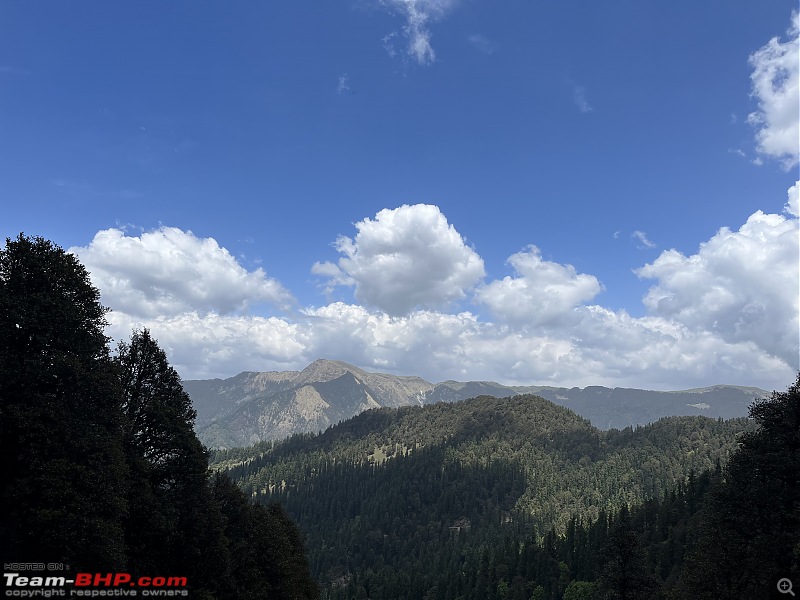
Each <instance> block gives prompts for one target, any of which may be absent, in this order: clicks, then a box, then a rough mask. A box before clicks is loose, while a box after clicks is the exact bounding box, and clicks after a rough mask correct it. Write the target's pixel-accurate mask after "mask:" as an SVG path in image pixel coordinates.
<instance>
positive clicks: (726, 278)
mask: <svg viewBox="0 0 800 600" xmlns="http://www.w3.org/2000/svg"><path fill="white" fill-rule="evenodd" d="M793 190H794V188H793ZM795 193H796V190H795ZM790 194H791V192H790ZM799 269H800V265H799V264H798V222H797V219H787V218H785V217H783V216H781V215H775V214H764V213H762V212H761V211H758V212H756V213H754V214H753V215H751V216H750V218H749V219H748V220H747V223H745V224H744V225H743V226H742V227H741V228H740V229H739V231H731V230H730V229H728V228H726V227H723V228H722V229H720V230H719V232H718V233H717V234H716V235H715V236H714V237H712V238H711V239H710V240H709V241H707V242H705V243H703V244H701V246H700V249H699V251H698V252H697V253H696V254H693V255H691V256H684V255H683V254H681V253H680V252H678V251H677V250H668V251H665V252H663V253H662V254H661V255H660V256H659V257H658V258H657V259H656V260H655V261H653V262H652V263H650V264H647V265H645V266H644V267H642V268H641V269H639V270H638V271H637V274H638V275H639V276H640V277H643V278H652V279H657V280H658V282H657V283H656V285H654V286H653V287H651V288H650V290H649V291H648V292H647V295H646V296H645V297H644V304H645V306H646V307H647V309H648V310H649V311H650V313H651V314H653V315H656V316H659V317H662V318H665V319H669V320H671V321H674V322H676V323H680V324H682V325H684V326H686V327H688V328H689V329H690V330H692V331H706V332H709V333H711V334H714V335H716V336H718V337H719V338H721V339H722V340H724V341H726V342H729V343H739V342H748V343H752V344H754V345H756V346H757V347H758V348H760V349H761V350H762V351H764V352H765V353H767V354H768V355H771V356H774V357H778V358H780V359H781V360H782V361H784V362H785V364H786V365H788V366H790V367H791V368H793V369H798V368H800V364H799V362H798V361H799V360H800V359H799V358H798V353H799V352H800V347H799V345H800V344H799V340H798V313H800V306H798V288H800V274H798V270H799Z"/></svg>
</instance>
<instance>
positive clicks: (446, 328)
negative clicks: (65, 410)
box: [71, 183, 800, 389]
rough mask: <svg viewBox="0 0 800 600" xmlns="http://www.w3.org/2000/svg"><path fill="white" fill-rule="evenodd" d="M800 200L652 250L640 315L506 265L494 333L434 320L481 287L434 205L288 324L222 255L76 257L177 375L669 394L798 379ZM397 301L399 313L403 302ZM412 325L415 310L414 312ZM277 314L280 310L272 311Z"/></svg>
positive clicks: (145, 249) (411, 213)
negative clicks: (413, 380) (319, 367)
mask: <svg viewBox="0 0 800 600" xmlns="http://www.w3.org/2000/svg"><path fill="white" fill-rule="evenodd" d="M798 191H800V183H798V184H796V185H794V186H793V187H792V188H791V189H790V190H789V195H788V202H787V205H786V209H785V214H784V215H776V214H764V213H762V212H756V213H754V214H753V215H752V216H751V217H750V218H749V219H748V220H747V222H746V223H745V224H744V225H742V226H741V227H740V228H739V229H738V230H730V229H728V228H723V229H721V230H720V231H719V232H718V233H717V234H715V235H714V236H713V237H712V238H711V239H709V240H708V241H707V242H705V243H704V244H702V245H701V246H700V248H699V249H698V251H697V252H696V253H694V254H691V255H684V254H681V253H679V252H677V251H675V250H670V251H666V252H662V253H661V254H660V256H659V257H658V258H657V259H656V260H654V261H653V262H652V263H649V264H646V265H644V266H643V267H642V268H641V269H639V270H638V271H637V274H638V275H639V276H640V277H642V278H645V279H652V280H653V285H652V287H651V288H650V289H649V291H648V292H647V294H646V295H645V297H644V298H643V302H644V306H645V308H646V309H647V315H646V316H644V317H634V316H631V315H630V314H629V313H628V312H627V311H625V310H611V309H608V308H605V307H603V306H599V305H593V304H589V303H590V302H592V301H593V299H594V298H595V297H596V295H597V294H598V293H599V292H600V291H601V289H602V286H601V284H600V282H599V281H598V280H597V278H596V277H594V276H592V275H589V274H584V273H579V272H577V270H576V269H575V268H574V267H572V266H571V265H565V264H560V263H557V262H553V261H548V260H545V259H543V258H542V254H541V252H540V250H539V249H538V248H536V247H535V246H529V247H528V248H526V249H524V250H523V251H521V252H518V253H517V254H514V255H513V256H511V257H510V258H509V260H508V263H509V264H510V265H511V266H512V267H513V269H514V274H513V275H512V276H508V277H505V278H504V279H502V280H495V281H491V282H489V283H488V284H486V285H482V286H480V287H478V288H477V290H476V292H475V295H474V301H475V303H476V304H477V305H480V306H484V307H488V309H489V312H490V314H491V315H492V318H493V319H494V320H489V319H488V318H482V317H479V316H477V314H475V313H473V312H469V311H464V312H456V313H449V312H446V311H443V310H441V308H440V307H441V306H443V305H444V304H446V303H447V302H448V301H451V300H453V299H458V298H461V297H462V296H463V295H464V294H465V293H466V292H468V291H469V290H470V289H473V288H474V286H475V285H476V283H478V282H479V281H480V280H481V279H482V278H483V277H484V267H483V262H482V260H481V259H480V257H479V256H478V255H477V254H476V253H475V251H474V250H473V249H471V248H469V247H468V246H467V245H466V243H465V242H464V239H463V237H462V236H461V235H460V234H459V233H458V232H457V231H456V230H455V228H453V226H452V225H450V224H449V223H448V222H447V219H446V218H445V217H444V215H442V214H441V211H439V209H438V208H437V207H435V206H425V205H417V206H403V207H400V208H398V209H394V210H384V211H381V212H379V213H378V214H377V215H376V216H375V218H374V219H364V220H363V221H360V222H359V223H357V224H356V229H357V234H356V235H355V237H354V238H352V239H351V238H347V237H341V238H339V240H338V241H337V243H336V247H337V248H338V249H339V250H340V252H342V255H343V256H342V257H341V258H340V260H339V261H338V263H331V262H328V263H317V264H316V265H315V266H314V268H313V271H314V272H315V273H316V274H317V275H319V276H321V277H324V278H326V279H327V280H328V282H329V284H330V285H332V286H334V285H345V286H355V288H356V290H355V291H356V297H357V300H358V303H345V302H334V303H329V304H327V305H325V306H321V307H307V308H304V309H301V310H299V311H294V312H292V313H291V318H290V317H289V316H287V314H285V313H284V314H280V313H277V314H274V315H272V316H270V315H264V316H262V315H261V314H260V311H255V310H250V311H248V312H244V311H245V310H246V309H247V308H248V307H250V308H251V309H252V308H253V307H254V305H255V304H257V303H259V302H265V301H266V302H271V303H272V304H274V305H277V306H278V307H279V308H280V307H281V306H286V304H287V303H288V302H290V301H291V296H290V295H289V293H288V292H287V291H286V290H285V289H283V287H281V286H280V284H278V283H277V282H275V281H274V280H271V279H269V278H268V277H267V276H266V274H265V273H264V272H263V271H262V270H260V269H259V270H256V271H248V270H246V269H244V268H243V267H242V266H241V265H239V264H238V263H237V261H236V260H235V259H234V258H233V257H232V256H231V255H230V253H228V251H227V250H225V249H224V248H221V247H220V246H219V244H218V243H217V242H216V241H214V240H211V239H201V238H197V237H196V236H194V235H193V234H192V233H191V232H185V231H181V230H179V229H172V228H161V229H158V230H156V231H153V232H149V233H143V234H141V235H139V236H130V235H127V234H126V233H125V232H124V231H122V230H118V229H111V230H106V231H101V232H99V233H98V234H97V235H96V236H95V238H94V240H92V242H91V243H90V244H89V245H88V246H86V247H85V248H74V249H72V250H71V251H73V252H76V253H77V254H78V255H79V258H80V259H81V261H82V262H84V264H86V265H87V268H89V270H90V271H91V273H92V277H93V281H94V282H95V284H96V285H98V287H100V289H101V292H102V294H103V299H104V301H105V303H106V304H108V305H110V306H111V307H112V309H114V312H112V313H111V314H110V315H109V317H110V322H111V325H110V328H109V334H110V335H112V336H113V337H114V338H116V339H125V338H127V337H128V336H129V335H130V331H131V329H133V328H140V327H148V328H149V329H150V330H151V331H152V333H153V335H154V336H155V337H156V338H157V339H158V340H159V343H160V344H161V345H162V346H163V347H164V348H165V350H166V351H167V353H168V355H169V357H170V361H171V362H172V363H173V364H174V365H175V366H176V368H177V369H178V371H179V372H180V373H181V375H182V376H184V377H186V378H189V379H194V378H209V377H227V376H231V375H234V374H236V373H238V372H240V371H243V370H254V371H265V370H284V369H302V368H303V367H305V366H306V365H307V364H308V363H310V362H311V361H313V360H314V359H316V358H319V357H330V358H337V359H340V360H344V361H347V362H351V363H354V364H356V365H359V366H362V367H365V368H372V369H375V370H380V371H383V372H392V373H398V374H416V375H420V376H422V377H425V378H426V379H428V380H430V381H441V380H444V379H462V380H464V379H491V380H496V381H500V382H502V383H509V384H537V383H538V384H549V385H567V386H572V385H580V386H585V385H608V386H628V387H650V388H656V389H680V388H687V387H697V386H703V385H709V384H711V383H735V384H740V385H758V386H761V387H765V388H772V387H776V388H779V387H782V386H784V385H785V382H786V381H790V380H793V378H794V376H795V374H796V371H797V370H798V369H800V365H799V364H798V352H799V349H798V336H799V335H800V334H798V329H799V328H800V326H799V324H798V313H799V312H800V310H799V307H798V294H797V290H798V285H799V282H798V277H799V276H798V271H799V270H800V265H799V264H798V263H799V262H800V258H799V257H798V243H799V242H798V219H797V216H796V213H797V212H798V201H797V199H798ZM398 298H399V300H398ZM412 309H416V310H412ZM271 312H274V311H271Z"/></svg>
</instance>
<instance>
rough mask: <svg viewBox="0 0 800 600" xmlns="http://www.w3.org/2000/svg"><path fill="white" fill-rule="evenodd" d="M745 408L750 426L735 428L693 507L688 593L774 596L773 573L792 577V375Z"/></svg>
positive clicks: (798, 419) (799, 532) (798, 392)
mask: <svg viewBox="0 0 800 600" xmlns="http://www.w3.org/2000/svg"><path fill="white" fill-rule="evenodd" d="M750 416H751V418H753V419H754V420H755V421H756V422H757V423H758V425H759V427H758V429H757V430H756V431H755V432H752V433H746V434H744V435H743V436H742V438H741V440H740V448H739V450H738V451H737V452H736V453H735V454H734V455H733V456H732V457H731V460H730V462H729V463H728V466H727V467H726V468H725V469H724V471H723V477H722V479H721V480H720V481H719V482H718V483H717V485H716V487H715V488H714V489H712V490H711V492H710V493H709V498H708V500H707V501H706V503H705V505H704V508H703V511H702V512H701V516H702V521H701V524H700V532H699V538H698V542H697V545H696V547H695V549H694V551H693V553H692V556H691V560H690V561H689V565H688V567H687V570H686V574H685V578H684V579H685V585H686V587H687V589H688V591H689V593H690V594H691V595H692V596H693V597H695V598H719V597H736V598H743V599H747V598H767V597H770V596H776V597H777V596H778V593H777V590H776V585H777V582H778V580H779V579H781V578H783V577H788V578H790V579H793V580H794V581H798V579H799V578H800V564H799V563H800V468H798V465H800V376H798V379H797V381H796V382H795V383H794V384H793V385H792V386H790V387H789V389H788V390H787V391H786V392H782V393H779V392H774V393H773V394H772V397H771V398H770V399H766V400H761V401H757V402H756V403H754V404H753V405H752V406H751V407H750Z"/></svg>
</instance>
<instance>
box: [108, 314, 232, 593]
mask: <svg viewBox="0 0 800 600" xmlns="http://www.w3.org/2000/svg"><path fill="white" fill-rule="evenodd" d="M116 362H117V364H118V365H119V373H120V379H121V382H122V389H123V396H124V405H123V406H124V409H125V413H126V415H127V422H126V431H125V445H126V451H127V455H128V461H129V463H130V464H131V465H132V476H133V478H134V479H133V481H132V485H131V487H130V489H129V499H130V506H131V512H130V516H129V520H128V526H127V527H126V532H127V537H128V544H129V551H130V553H131V559H132V565H133V567H135V568H140V569H146V570H147V571H148V572H156V573H159V572H168V571H169V572H171V573H172V574H174V573H180V574H182V575H187V576H189V577H190V581H192V582H193V584H194V586H196V587H202V588H208V589H211V588H213V587H214V586H213V585H212V583H211V579H210V578H211V577H212V574H215V570H216V567H217V565H219V564H220V562H224V557H225V554H226V550H225V543H224V541H223V533H222V521H221V516H220V514H219V509H218V508H217V507H216V505H215V504H214V502H213V500H212V496H211V490H210V488H209V485H208V483H209V482H208V457H207V455H206V451H205V449H204V448H203V446H202V444H201V443H200V441H199V440H198V439H197V436H196V435H195V433H194V428H193V425H194V418H195V411H194V410H193V409H192V405H191V401H190V399H189V396H188V394H186V392H184V391H183V387H182V386H181V381H180V377H179V376H178V373H177V372H176V371H175V369H173V368H172V367H171V366H170V365H169V362H168V361H167V356H166V354H165V353H164V351H163V350H162V349H161V348H159V346H158V343H157V342H156V340H154V339H153V338H152V336H151V335H150V332H149V331H148V330H146V329H145V330H143V331H141V332H134V333H133V335H132V337H131V341H130V343H121V344H120V345H119V349H118V353H117V358H116Z"/></svg>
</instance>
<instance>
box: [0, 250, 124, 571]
mask: <svg viewBox="0 0 800 600" xmlns="http://www.w3.org/2000/svg"><path fill="white" fill-rule="evenodd" d="M0 306H2V307H3V310H2V313H0V315H1V316H0V452H1V453H2V456H3V462H4V467H5V478H4V479H5V484H4V486H3V492H2V508H0V539H2V540H3V541H4V543H5V544H6V545H7V547H6V548H5V550H6V553H7V555H9V556H10V555H13V560H15V561H36V562H42V561H52V562H65V563H68V564H72V565H76V566H85V567H90V566H91V567H93V568H97V569H100V568H108V569H111V568H119V567H121V566H122V565H124V563H125V544H124V535H123V528H122V523H121V520H120V516H121V515H124V514H125V511H126V503H125V488H126V481H127V467H126V464H125V460H124V454H123V449H122V427H123V414H122V410H121V406H120V394H119V389H120V388H119V381H118V380H117V379H116V377H115V376H114V369H113V364H112V361H111V359H110V357H109V352H108V348H107V345H106V337H105V335H104V334H103V328H104V326H105V318H104V315H105V313H106V310H105V309H104V308H103V307H102V306H101V305H100V302H99V293H98V291H97V289H96V288H94V287H93V286H92V285H91V283H90V282H89V277H88V274H87V272H86V270H85V269H84V268H83V266H81V265H80V263H78V261H77V260H76V259H75V257H74V256H72V255H70V254H67V253H66V252H64V251H63V250H62V249H61V248H59V247H57V246H55V245H53V244H52V243H51V242H49V241H47V240H44V239H42V238H28V237H25V236H23V235H20V236H19V237H18V238H17V239H16V240H8V241H7V243H6V247H5V249H3V250H2V251H0ZM6 553H4V554H6Z"/></svg>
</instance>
